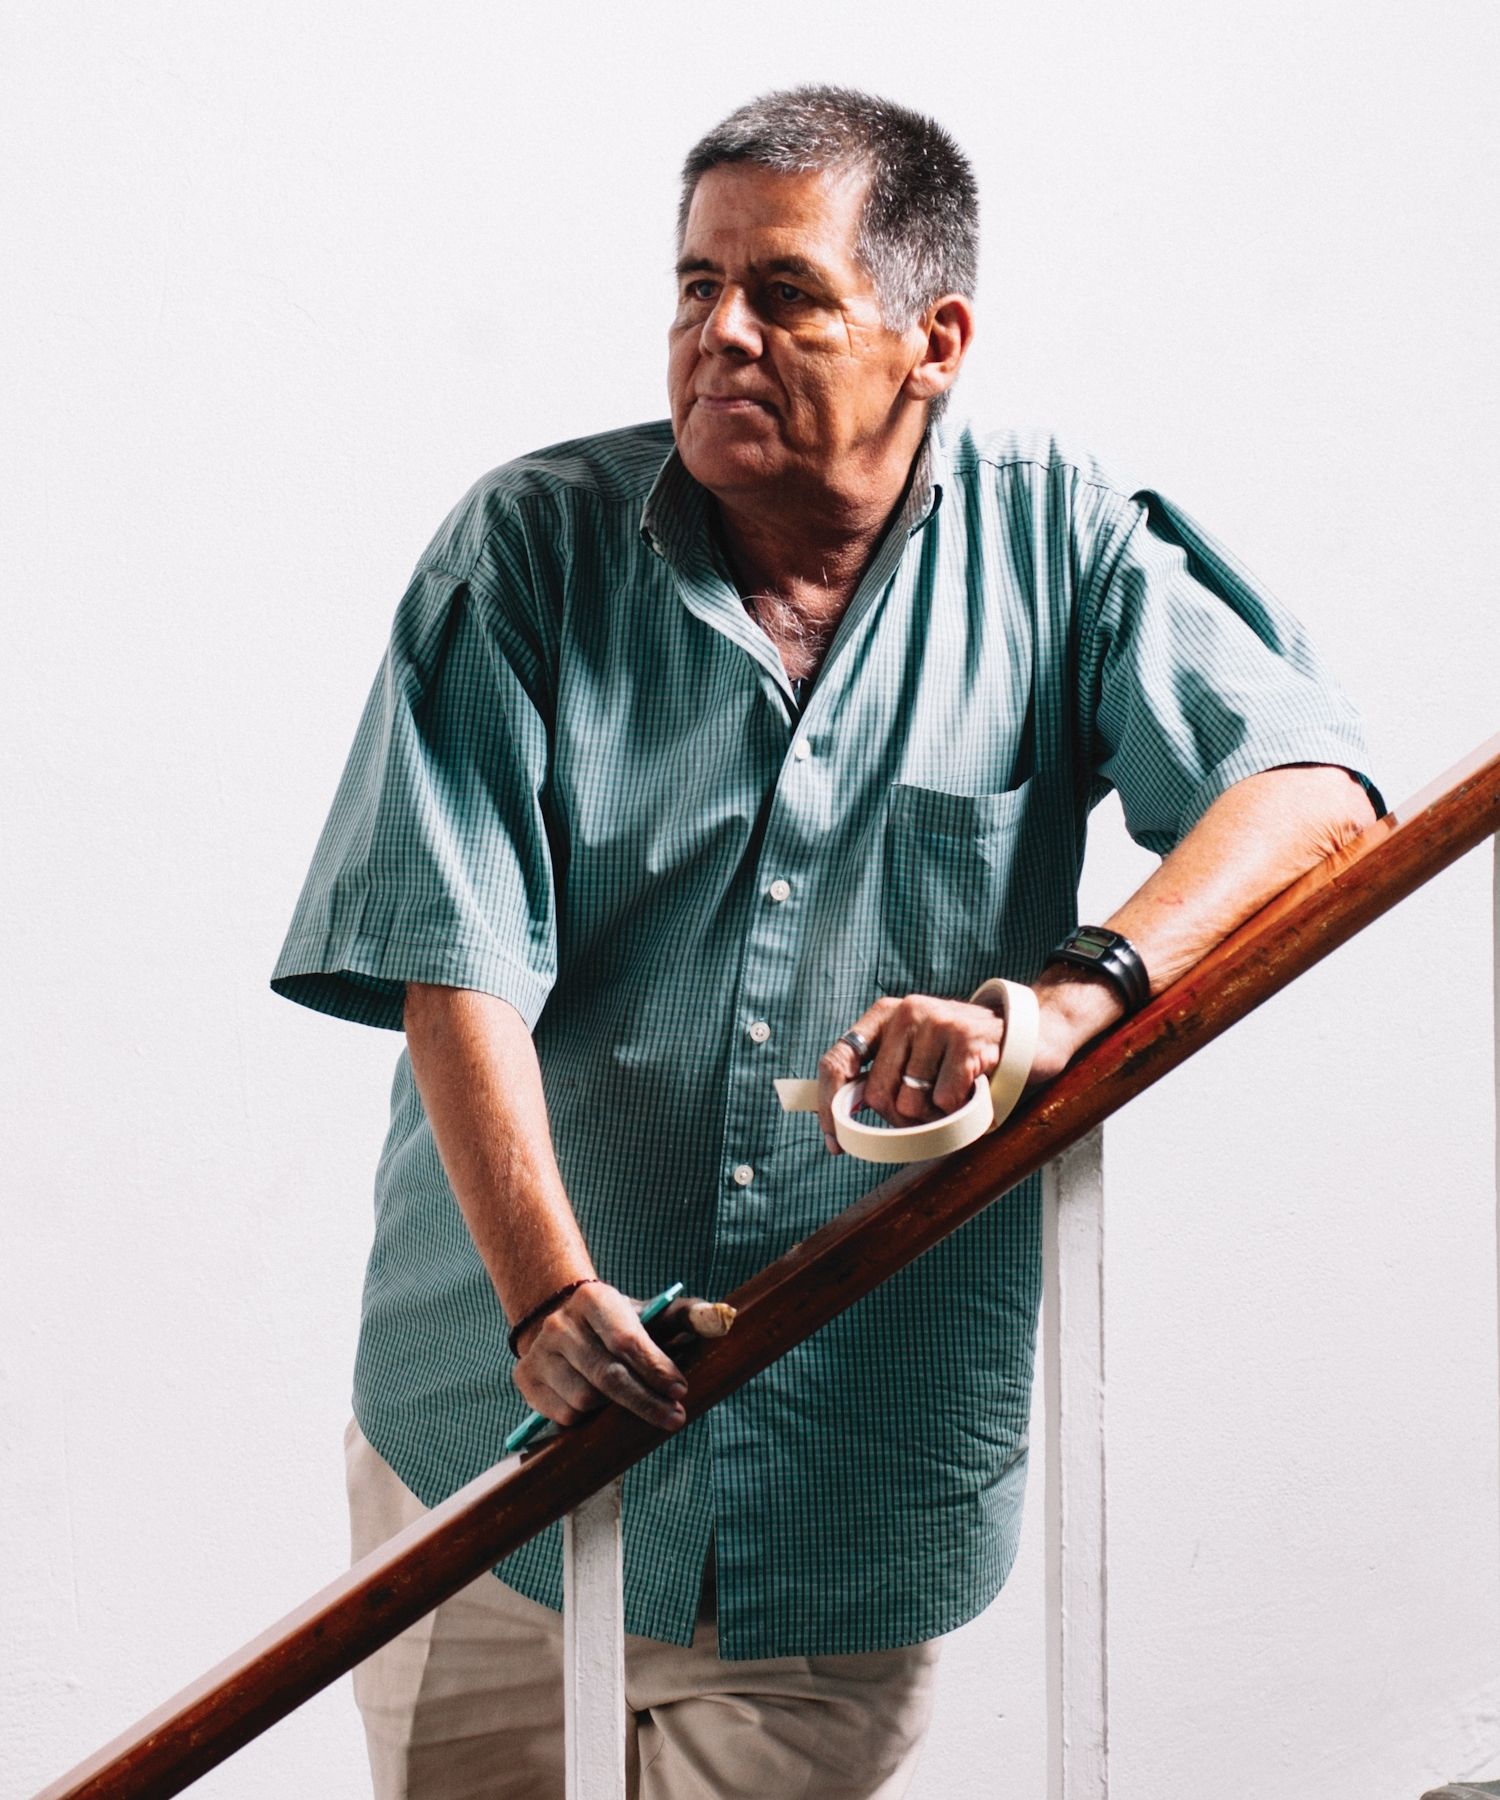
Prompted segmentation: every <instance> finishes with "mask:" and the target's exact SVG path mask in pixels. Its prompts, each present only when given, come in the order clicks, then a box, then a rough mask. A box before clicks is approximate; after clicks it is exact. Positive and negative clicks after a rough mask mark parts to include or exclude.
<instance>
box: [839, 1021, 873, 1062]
mask: <svg viewBox="0 0 1500 1800" xmlns="http://www.w3.org/2000/svg"><path fill="white" fill-rule="evenodd" d="M839 1042H840V1043H841V1044H847V1045H848V1046H849V1048H850V1049H851V1050H852V1051H853V1052H854V1054H855V1055H856V1056H857V1057H858V1058H859V1060H860V1061H861V1062H863V1061H864V1060H865V1058H866V1057H867V1056H868V1055H869V1054H870V1040H869V1039H868V1038H867V1037H866V1036H865V1035H864V1033H863V1032H859V1031H856V1030H855V1029H854V1028H853V1026H852V1025H851V1026H850V1028H849V1029H848V1030H847V1031H846V1032H845V1033H844V1035H843V1036H842V1037H841V1038H840V1039H839Z"/></svg>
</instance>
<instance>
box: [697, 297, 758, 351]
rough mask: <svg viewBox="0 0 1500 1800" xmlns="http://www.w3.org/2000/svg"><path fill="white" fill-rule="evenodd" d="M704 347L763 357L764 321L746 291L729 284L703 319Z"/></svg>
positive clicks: (710, 349) (707, 349)
mask: <svg viewBox="0 0 1500 1800" xmlns="http://www.w3.org/2000/svg"><path fill="white" fill-rule="evenodd" d="M702 341H703V348H704V349H705V350H706V351H710V352H717V353H719V354H729V355H739V356H759V355H760V352H761V335H760V321H759V320H758V319H757V318H756V316H755V309H754V308H753V307H752V306H751V305H750V303H749V301H748V300H747V299H746V298H745V294H744V290H743V289H741V288H736V287H725V288H724V289H723V290H722V291H721V292H720V294H719V298H718V299H717V300H716V301H715V302H714V308H713V311H712V312H711V313H710V314H709V315H708V317H707V318H706V319H705V320H704V321H703V340H702Z"/></svg>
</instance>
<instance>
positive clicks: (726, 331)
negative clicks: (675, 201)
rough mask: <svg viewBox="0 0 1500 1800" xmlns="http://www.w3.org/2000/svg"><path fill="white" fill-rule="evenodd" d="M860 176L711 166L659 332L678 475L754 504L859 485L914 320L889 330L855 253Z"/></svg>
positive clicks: (906, 416) (887, 417)
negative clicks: (681, 470)
mask: <svg viewBox="0 0 1500 1800" xmlns="http://www.w3.org/2000/svg"><path fill="white" fill-rule="evenodd" d="M864 193H865V180H864V177H862V176H851V175H849V174H847V173H839V172H828V171H820V172H817V173H814V174H807V175H779V174H776V173H774V172H773V171H771V170H769V169H762V168H759V167H758V166H756V165H755V164H753V163H731V164H727V165H724V166H721V167H719V168H716V169H710V170H709V171H708V173H707V174H706V175H704V176H703V177H702V179H701V180H700V181H699V183H698V186H697V188H696V190H695V191H694V194H693V201H692V208H691V210H690V212H689V214H688V221H687V229H686V231H685V232H684V234H683V243H682V255H681V259H680V261H679V264H678V276H677V316H676V318H675V319H674V320H673V322H672V327H671V331H670V333H669V334H668V338H669V345H670V357H669V360H668V365H667V371H668V372H667V385H668V388H669V390H670V394H671V401H672V427H673V430H674V432H675V434H676V438H677V445H678V449H679V451H680V452H681V455H682V459H683V462H684V463H685V464H686V465H687V468H688V472H689V473H690V474H691V475H692V476H693V477H694V478H695V479H696V480H697V481H699V482H701V483H702V484H703V486H704V487H706V488H708V489H709V490H710V492H712V493H714V494H717V495H719V496H720V497H721V498H723V499H726V500H730V501H739V502H740V503H741V504H745V503H750V504H753V503H754V501H755V499H756V498H757V497H760V498H762V499H764V500H771V499H778V500H785V499H787V498H791V497H793V496H794V495H795V494H796V493H797V492H799V491H805V492H808V493H815V492H820V491H823V490H825V489H826V488H827V487H828V486H830V485H833V486H836V487H839V488H848V487H849V486H851V485H853V486H856V487H857V485H858V480H859V475H860V472H861V471H862V470H863V469H864V468H866V467H869V468H874V467H875V466H876V465H877V464H878V462H879V460H880V457H881V453H882V451H883V450H885V449H887V448H889V446H890V444H891V442H892V440H893V438H894V436H895V435H896V433H897V432H898V430H899V429H900V428H902V426H903V425H904V427H905V428H906V429H907V430H909V429H910V426H911V420H912V408H911V405H910V403H909V402H908V403H905V404H902V403H900V395H901V387H902V383H903V381H904V380H905V378H906V376H907V374H908V372H909V371H910V370H911V368H912V366H913V364H914V363H916V362H917V361H919V360H920V357H921V354H922V349H923V346H924V344H925V341H926V339H925V334H924V333H923V331H922V329H921V328H920V327H919V326H918V327H914V328H912V329H910V330H907V331H905V332H894V331H890V330H887V328H886V326H885V325H884V324H883V323H882V321H881V316H880V303H879V301H878V300H877V298H876V294H875V287H874V283H873V282H872V281H871V279H870V276H869V275H868V273H867V272H866V271H865V270H864V269H863V268H862V267H861V266H860V264H859V262H858V261H857V259H856V257H855V253H854V244H855V236H856V233H857V231H858V227H859V215H860V208H861V205H862V203H863V200H864Z"/></svg>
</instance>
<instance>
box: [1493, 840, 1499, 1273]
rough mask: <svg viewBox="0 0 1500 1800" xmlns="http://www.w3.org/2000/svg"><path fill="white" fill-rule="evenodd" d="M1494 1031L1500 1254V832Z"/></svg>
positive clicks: (1496, 1209) (1496, 1191)
mask: <svg viewBox="0 0 1500 1800" xmlns="http://www.w3.org/2000/svg"><path fill="white" fill-rule="evenodd" d="M1493 912H1494V927H1495V928H1494V946H1495V949H1494V959H1493V963H1492V968H1493V971H1494V999H1495V1010H1494V1033H1495V1071H1494V1073H1495V1240H1496V1251H1497V1256H1500V832H1497V833H1496V834H1495V883H1494V898H1493ZM1495 1277H1496V1280H1495V1301H1496V1305H1497V1306H1500V1260H1497V1264H1496V1270H1495Z"/></svg>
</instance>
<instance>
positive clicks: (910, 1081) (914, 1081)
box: [901, 1075, 932, 1094]
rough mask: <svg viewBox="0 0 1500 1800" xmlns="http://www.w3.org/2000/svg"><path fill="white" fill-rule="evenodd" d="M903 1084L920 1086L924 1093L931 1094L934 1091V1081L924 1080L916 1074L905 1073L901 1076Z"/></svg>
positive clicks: (903, 1085) (904, 1085) (905, 1085)
mask: <svg viewBox="0 0 1500 1800" xmlns="http://www.w3.org/2000/svg"><path fill="white" fill-rule="evenodd" d="M901 1085H902V1087H914V1088H920V1089H921V1090H922V1092H923V1093H924V1094H930V1093H931V1092H932V1083H931V1082H930V1081H923V1080H922V1079H921V1078H920V1077H919V1076H916V1075H903V1076H902V1077H901Z"/></svg>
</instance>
